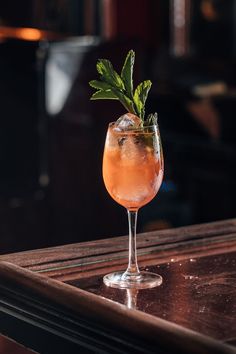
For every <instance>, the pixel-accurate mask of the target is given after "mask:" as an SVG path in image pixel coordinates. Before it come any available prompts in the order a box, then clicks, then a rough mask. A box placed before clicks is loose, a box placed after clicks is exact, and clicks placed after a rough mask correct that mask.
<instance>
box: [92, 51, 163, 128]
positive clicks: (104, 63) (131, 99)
mask: <svg viewBox="0 0 236 354" xmlns="http://www.w3.org/2000/svg"><path fill="white" fill-rule="evenodd" d="M134 62H135V52H134V51H133V50H130V51H129V52H128V54H127V56H126V59H125V62H124V65H123V67H122V70H121V74H120V75H119V74H118V73H117V72H116V71H115V70H114V68H113V66H112V63H111V62H110V61H109V60H107V59H99V60H98V62H97V65H96V67H97V71H98V73H99V75H100V80H92V81H90V82H89V85H90V86H91V87H93V88H95V89H96V90H97V91H96V92H95V93H94V94H93V95H92V97H91V100H101V99H108V100H119V101H120V102H121V104H122V105H123V106H124V107H125V109H126V110H127V111H128V112H130V113H133V114H135V115H137V116H138V117H139V118H140V119H141V120H142V122H143V125H150V124H156V121H157V115H156V113H155V114H149V115H148V117H147V119H146V120H145V103H146V100H147V97H148V93H149V90H150V88H151V86H152V82H151V81H150V80H145V81H143V82H141V83H140V84H139V85H138V86H137V88H136V89H135V90H134V89H133V70H134Z"/></svg>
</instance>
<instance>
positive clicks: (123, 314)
mask: <svg viewBox="0 0 236 354" xmlns="http://www.w3.org/2000/svg"><path fill="white" fill-rule="evenodd" d="M0 276H1V278H2V279H4V278H7V279H8V280H9V279H10V280H11V281H14V283H18V284H19V285H21V286H22V285H23V286H25V287H26V288H28V289H30V290H31V291H32V290H33V291H35V292H36V293H40V294H41V295H44V296H45V297H47V298H49V299H51V300H53V301H55V302H57V303H59V304H62V305H64V306H66V307H67V308H70V309H71V310H72V311H74V312H76V313H77V314H82V315H86V316H87V317H89V318H94V320H97V319H98V318H99V319H100V321H101V322H102V323H105V324H107V325H112V326H115V327H121V328H122V329H123V330H127V331H129V332H130V333H131V335H132V334H135V335H138V336H141V337H143V338H144V339H145V340H150V341H152V342H155V341H157V343H158V344H160V342H162V343H163V344H164V345H165V346H167V347H170V346H171V348H174V347H177V348H178V350H179V349H180V350H182V353H193V354H194V353H196V354H200V353H201V354H210V353H214V354H218V353H219V354H220V353H222V354H223V353H225V354H226V353H227V354H231V353H232V354H233V353H236V349H234V348H232V347H230V346H228V345H226V344H223V343H220V342H218V341H215V340H214V339H211V338H209V337H206V336H203V335H200V334H198V333H196V332H193V331H190V330H188V329H186V328H183V327H180V326H178V325H175V324H173V323H170V322H167V321H165V320H163V319H160V318H156V317H154V316H150V315H147V314H144V313H142V312H140V311H137V310H133V309H129V308H127V307H126V306H123V305H120V304H118V303H115V302H111V301H109V300H107V299H104V298H101V297H98V296H96V295H94V294H92V293H88V292H87V291H84V290H81V289H78V288H75V287H73V286H70V285H68V284H65V283H61V282H58V281H56V280H54V279H50V278H48V277H45V276H42V275H39V274H35V273H32V272H31V271H29V270H26V269H23V268H20V267H18V266H15V265H13V264H10V263H7V262H1V264H0Z"/></svg>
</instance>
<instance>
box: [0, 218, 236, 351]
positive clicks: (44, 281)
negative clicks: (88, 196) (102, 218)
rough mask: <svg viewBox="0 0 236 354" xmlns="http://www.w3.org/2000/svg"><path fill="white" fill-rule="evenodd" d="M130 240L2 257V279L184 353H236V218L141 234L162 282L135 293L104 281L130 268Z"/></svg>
mask: <svg viewBox="0 0 236 354" xmlns="http://www.w3.org/2000/svg"><path fill="white" fill-rule="evenodd" d="M127 243H128V238H127V236H123V237H116V238H110V239H104V240H98V241H90V242H84V243H80V244H72V245H65V246H60V247H53V248H48V249H41V250H33V251H28V252H22V253H15V254H10V255H4V256H1V257H0V261H1V263H0V278H2V279H3V278H6V279H11V280H12V281H13V282H14V283H16V284H18V285H19V286H21V287H22V288H23V289H26V290H27V289H30V290H33V291H34V292H35V294H40V295H43V296H44V297H45V298H48V299H50V300H52V301H54V302H55V303H58V304H61V305H63V306H66V307H67V308H69V309H71V310H72V311H73V313H77V314H78V315H79V314H81V315H83V316H87V317H88V318H90V319H94V320H96V319H98V318H99V319H100V320H101V321H102V322H104V324H106V325H108V326H115V327H119V326H120V327H119V328H121V327H122V328H123V329H126V330H127V331H130V332H131V333H133V334H134V333H135V334H136V335H139V336H143V338H145V339H146V340H151V341H154V342H155V340H156V341H158V342H160V338H161V341H162V342H163V343H164V345H167V346H168V343H170V345H172V348H173V346H175V345H176V346H177V347H178V348H180V349H181V350H183V352H188V353H221V352H222V353H233V352H236V349H235V347H234V345H235V342H236V287H235V280H236V219H231V220H226V221H219V222H215V223H208V224H202V225H193V226H188V227H181V228H178V229H171V230H163V231H155V232H150V233H145V234H140V235H138V253H139V264H140V266H141V267H143V268H145V269H149V270H151V271H154V272H158V273H159V274H161V275H162V277H163V279H164V281H163V284H162V286H160V287H158V288H154V289H149V290H145V291H140V292H139V293H136V294H134V293H129V292H127V291H126V290H114V289H111V288H107V287H106V286H105V285H104V284H103V282H102V275H104V274H106V273H108V272H110V271H113V270H118V269H125V267H126V265H127V255H128V252H127V246H128V245H127ZM9 262H10V263H9ZM134 321H135V322H134ZM134 323H135V326H134ZM170 338H171V340H170ZM226 342H228V343H231V344H232V345H233V346H232V347H231V346H228V345H225V343H226Z"/></svg>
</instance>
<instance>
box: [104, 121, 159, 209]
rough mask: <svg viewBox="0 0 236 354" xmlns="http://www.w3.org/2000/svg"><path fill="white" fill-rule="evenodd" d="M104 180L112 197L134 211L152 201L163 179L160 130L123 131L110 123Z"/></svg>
mask: <svg viewBox="0 0 236 354" xmlns="http://www.w3.org/2000/svg"><path fill="white" fill-rule="evenodd" d="M103 179H104V183H105V186H106V188H107V190H108V192H109V194H110V195H111V197H112V198H113V199H114V200H115V201H116V202H117V203H119V204H121V205H123V206H124V207H125V208H127V209H130V210H132V209H133V210H135V209H138V208H140V207H142V206H143V205H145V204H147V203H149V202H150V201H151V200H152V199H153V198H154V197H155V195H156V194H157V192H158V190H159V188H160V186H161V183H162V179H163V157H162V150H161V142H160V137H159V135H158V133H157V130H156V129H154V130H153V131H151V132H147V131H145V130H140V129H139V130H138V131H132V130H130V131H119V130H117V129H115V127H114V126H110V127H109V129H108V132H107V138H106V143H105V148H104V155H103Z"/></svg>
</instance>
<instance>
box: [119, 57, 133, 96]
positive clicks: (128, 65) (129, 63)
mask: <svg viewBox="0 0 236 354" xmlns="http://www.w3.org/2000/svg"><path fill="white" fill-rule="evenodd" d="M134 60H135V53H134V51H133V50H130V51H129V52H128V54H127V56H126V59H125V63H124V65H123V68H122V71H121V78H122V80H123V82H124V84H125V89H126V92H127V95H128V96H129V97H130V98H132V97H133V69H134Z"/></svg>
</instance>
